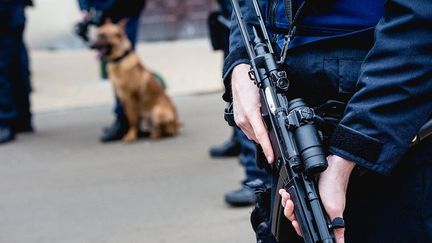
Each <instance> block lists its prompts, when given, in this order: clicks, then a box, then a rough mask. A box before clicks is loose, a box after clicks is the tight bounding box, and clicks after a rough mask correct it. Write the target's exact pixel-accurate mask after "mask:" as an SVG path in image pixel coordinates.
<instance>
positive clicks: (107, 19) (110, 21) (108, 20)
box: [104, 18, 112, 24]
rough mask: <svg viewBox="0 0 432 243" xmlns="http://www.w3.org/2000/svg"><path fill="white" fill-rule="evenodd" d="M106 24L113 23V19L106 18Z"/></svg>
mask: <svg viewBox="0 0 432 243" xmlns="http://www.w3.org/2000/svg"><path fill="white" fill-rule="evenodd" d="M104 24H112V20H111V19H110V18H106V19H105V23H104Z"/></svg>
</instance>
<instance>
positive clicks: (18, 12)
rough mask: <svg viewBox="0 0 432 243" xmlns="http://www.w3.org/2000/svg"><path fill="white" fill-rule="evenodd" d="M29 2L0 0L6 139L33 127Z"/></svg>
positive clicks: (0, 116) (0, 118)
mask: <svg viewBox="0 0 432 243" xmlns="http://www.w3.org/2000/svg"><path fill="white" fill-rule="evenodd" d="M30 4H31V2H29V1H24V0H15V1H11V0H8V1H0V127H1V130H2V131H0V137H1V138H0V140H4V142H6V141H10V140H11V139H13V137H14V134H15V133H16V132H26V131H32V129H33V128H32V125H31V113H30V101H29V94H30V90H31V88H30V70H29V57H28V54H27V50H26V47H25V44H24V41H23V32H24V28H25V20H26V19H25V13H24V11H25V7H26V6H28V5H30ZM8 131H10V133H9V132H8ZM8 134H9V135H8Z"/></svg>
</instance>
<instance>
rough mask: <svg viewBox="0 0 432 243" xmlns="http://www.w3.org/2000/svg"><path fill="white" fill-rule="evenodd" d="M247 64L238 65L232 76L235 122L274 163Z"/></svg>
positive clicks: (258, 101)
mask: <svg viewBox="0 0 432 243" xmlns="http://www.w3.org/2000/svg"><path fill="white" fill-rule="evenodd" d="M249 70H250V66H249V65H247V64H239V65H237V66H236V67H235V68H234V70H233V72H232V76H231V88H232V94H233V106H234V120H235V122H236V124H237V126H238V127H239V128H240V129H241V130H242V131H243V132H244V133H245V134H246V136H247V137H248V138H249V139H250V140H254V141H255V142H256V143H258V144H260V145H261V147H262V149H263V152H264V154H265V156H266V158H267V161H268V162H269V163H272V162H273V161H274V155H273V149H272V147H271V144H270V139H269V136H268V133H267V129H266V128H265V126H264V123H263V120H262V117H261V109H260V108H261V102H260V95H259V89H258V87H257V86H256V85H255V84H254V83H253V81H252V80H250V78H249V75H248V72H249Z"/></svg>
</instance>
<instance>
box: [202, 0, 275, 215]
mask: <svg viewBox="0 0 432 243" xmlns="http://www.w3.org/2000/svg"><path fill="white" fill-rule="evenodd" d="M218 3H219V6H220V9H221V10H220V12H216V13H213V14H211V15H210V17H209V27H210V39H211V40H212V45H213V49H215V50H222V51H223V52H224V57H227V56H228V53H229V52H228V48H229V29H230V26H229V22H230V17H231V13H232V7H231V3H230V1H229V0H218ZM210 156H212V157H225V156H238V158H239V160H240V164H241V165H242V166H243V167H244V171H245V179H244V181H243V183H242V185H241V187H240V188H238V189H236V190H233V191H230V192H228V193H226V194H225V202H226V203H228V204H229V205H231V206H233V207H239V206H248V205H253V204H255V202H256V199H257V198H256V196H255V193H254V191H253V190H252V189H251V188H250V187H249V186H247V184H248V183H250V182H252V181H256V180H260V181H261V182H262V183H263V185H264V186H270V184H271V178H270V175H268V174H267V173H266V172H265V171H264V170H262V169H260V168H258V166H257V164H256V148H255V144H254V143H253V142H252V141H250V140H249V139H248V138H247V137H246V135H245V134H244V133H243V132H242V131H241V130H240V129H238V128H233V135H232V136H231V138H230V140H229V141H228V142H226V143H225V144H223V145H222V146H218V147H213V148H211V149H210Z"/></svg>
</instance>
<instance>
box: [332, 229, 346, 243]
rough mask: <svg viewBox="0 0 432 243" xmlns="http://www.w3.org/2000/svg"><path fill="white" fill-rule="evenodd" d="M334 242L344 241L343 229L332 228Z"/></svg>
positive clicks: (341, 242)
mask: <svg viewBox="0 0 432 243" xmlns="http://www.w3.org/2000/svg"><path fill="white" fill-rule="evenodd" d="M334 234H335V239H336V243H345V229H344V228H340V229H335V230H334Z"/></svg>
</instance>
